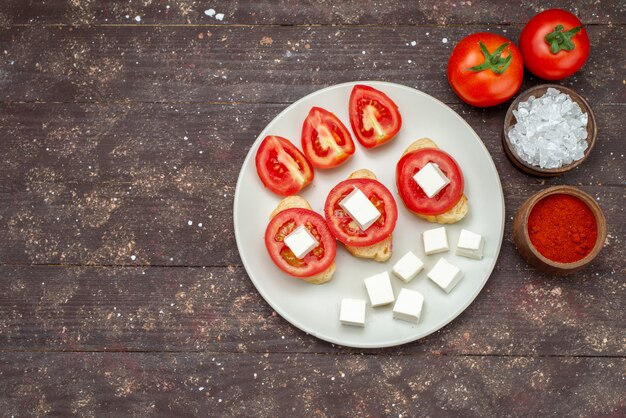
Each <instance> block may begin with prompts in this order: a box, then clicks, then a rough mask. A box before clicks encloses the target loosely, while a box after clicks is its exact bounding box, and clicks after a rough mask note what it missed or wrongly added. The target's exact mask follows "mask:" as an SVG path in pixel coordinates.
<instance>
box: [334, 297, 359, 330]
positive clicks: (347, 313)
mask: <svg viewBox="0 0 626 418" xmlns="http://www.w3.org/2000/svg"><path fill="white" fill-rule="evenodd" d="M339 321H341V323H342V324H344V325H354V326H356V327H362V326H365V301H364V300H361V299H342V300H341V308H340V310H339Z"/></svg>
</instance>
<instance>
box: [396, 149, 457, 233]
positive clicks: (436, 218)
mask: <svg viewBox="0 0 626 418" xmlns="http://www.w3.org/2000/svg"><path fill="white" fill-rule="evenodd" d="M422 148H439V147H438V146H437V144H435V141H433V140H432V139H430V138H421V139H418V140H417V141H415V142H413V143H412V144H411V145H409V146H408V148H407V149H405V150H404V153H402V156H404V155H406V154H408V153H409V152H413V151H417V150H419V149H422ZM407 209H408V208H407ZM468 210H469V205H468V201H467V196H465V194H463V196H461V199H460V200H459V201H458V202H457V204H456V205H454V206H453V207H452V208H451V209H450V210H448V211H447V212H444V213H442V214H439V215H422V214H419V213H417V212H413V211H412V210H410V209H409V211H410V212H412V213H413V214H415V215H417V216H419V217H420V218H422V219H425V220H427V221H428V222H436V223H439V224H453V223H455V222H458V221H460V220H461V219H463V218H464V217H465V215H467V211H468Z"/></svg>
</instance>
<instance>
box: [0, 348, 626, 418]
mask: <svg viewBox="0 0 626 418" xmlns="http://www.w3.org/2000/svg"><path fill="white" fill-rule="evenodd" d="M625 372H626V360H625V359H600V358H578V359H569V358H561V357H552V358H540V359H539V358H519V357H513V358H494V357H445V356H443V357H442V356H431V355H422V356H391V357H387V356H385V357H382V356H381V357H379V356H359V355H350V356H342V355H338V356H336V355H275V354H267V355H262V354H259V355H246V356H241V355H237V356H232V355H216V354H212V353H176V354H154V353H63V354H60V353H29V354H21V353H3V354H0V375H1V376H2V379H1V380H0V389H2V393H3V394H4V396H2V397H0V407H2V410H3V411H5V413H6V414H7V416H12V415H13V416H24V415H26V416H31V415H32V416H41V415H58V416H68V415H70V414H77V415H80V416H146V415H157V416H196V415H210V416H260V417H275V416H285V415H292V414H295V415H297V416H304V417H313V416H324V417H325V416H413V415H415V414H416V412H417V411H419V415H424V416H444V415H445V416H451V415H452V416H471V417H474V416H502V415H515V416H517V415H523V416H572V415H574V416H624V414H625V413H626V408H625V406H624V402H625V400H626V399H625V394H624V391H623V376H624V373H625Z"/></svg>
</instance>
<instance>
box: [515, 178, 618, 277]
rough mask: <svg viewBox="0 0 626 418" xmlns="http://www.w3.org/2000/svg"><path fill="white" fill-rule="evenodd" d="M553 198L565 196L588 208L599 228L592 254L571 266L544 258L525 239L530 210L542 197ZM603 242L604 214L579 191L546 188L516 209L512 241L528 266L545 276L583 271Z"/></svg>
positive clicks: (527, 239) (604, 232)
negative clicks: (582, 203) (558, 195)
mask: <svg viewBox="0 0 626 418" xmlns="http://www.w3.org/2000/svg"><path fill="white" fill-rule="evenodd" d="M553 194H566V195H570V196H574V197H577V198H578V199H580V200H581V201H582V202H584V203H585V204H586V205H587V206H588V207H589V209H591V212H592V213H593V216H594V218H595V220H596V225H597V226H598V238H597V239H596V243H595V245H594V246H593V249H592V250H591V252H590V253H589V254H587V255H586V256H585V257H584V258H582V259H580V260H578V261H575V262H573V263H559V262H556V261H552V260H550V259H548V258H546V257H544V256H543V255H541V254H540V253H539V251H537V249H536V248H535V247H534V246H533V244H532V242H531V241H530V236H529V235H528V216H529V215H530V212H531V211H532V209H533V207H534V206H535V204H536V203H537V202H539V201H540V200H541V199H543V198H544V197H546V196H550V195H553ZM605 239H606V219H605V218H604V213H602V209H600V206H599V205H598V204H597V203H596V201H595V200H594V199H593V198H592V197H591V196H589V195H588V194H587V193H585V192H583V191H582V190H580V189H577V188H576V187H572V186H554V187H549V188H547V189H545V190H542V191H540V192H538V193H536V194H534V195H532V196H531V197H530V198H529V199H528V200H526V202H524V204H523V205H522V206H521V207H520V208H519V209H518V211H517V213H516V214H515V220H514V221H513V240H514V241H515V245H516V246H517V250H518V251H519V253H520V254H521V255H522V257H523V258H524V259H525V260H526V261H527V262H528V263H529V264H531V265H533V266H535V267H536V268H537V269H539V270H541V271H543V272H545V273H550V274H554V275H557V276H564V275H566V274H570V273H574V272H576V271H578V270H580V269H582V268H583V267H585V266H586V265H587V264H589V263H591V261H592V260H593V259H594V258H595V257H596V256H597V255H598V253H599V252H600V250H601V249H602V246H603V245H604V240H605Z"/></svg>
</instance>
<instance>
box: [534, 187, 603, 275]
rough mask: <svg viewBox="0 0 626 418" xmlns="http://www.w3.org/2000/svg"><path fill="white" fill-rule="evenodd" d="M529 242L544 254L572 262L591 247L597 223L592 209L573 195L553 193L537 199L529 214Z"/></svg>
mask: <svg viewBox="0 0 626 418" xmlns="http://www.w3.org/2000/svg"><path fill="white" fill-rule="evenodd" d="M528 235H529V237H530V241H531V243H532V245H533V246H534V247H535V249H536V250H537V251H539V253H541V255H543V256H544V257H546V258H548V259H550V260H553V261H556V262H559V263H573V262H575V261H578V260H581V259H583V258H584V257H585V256H586V255H587V254H589V253H590V252H591V250H593V247H594V245H595V243H596V239H597V237H598V225H597V224H596V220H595V217H594V214H593V212H592V211H591V209H590V208H589V206H587V205H586V204H585V203H584V202H582V201H581V200H580V199H578V198H577V197H575V196H571V195H566V194H553V195H549V196H546V197H544V198H543V199H541V200H540V201H538V202H537V203H536V204H535V206H534V207H533V209H532V210H531V212H530V215H529V217H528Z"/></svg>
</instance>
